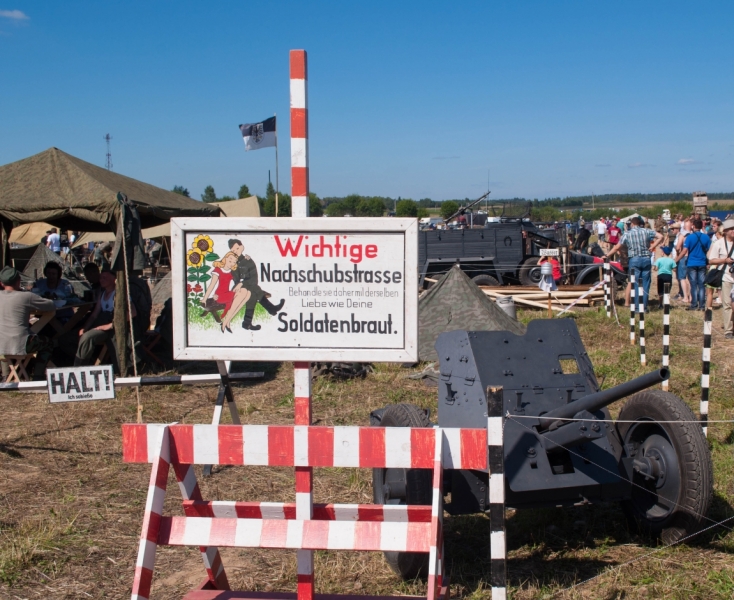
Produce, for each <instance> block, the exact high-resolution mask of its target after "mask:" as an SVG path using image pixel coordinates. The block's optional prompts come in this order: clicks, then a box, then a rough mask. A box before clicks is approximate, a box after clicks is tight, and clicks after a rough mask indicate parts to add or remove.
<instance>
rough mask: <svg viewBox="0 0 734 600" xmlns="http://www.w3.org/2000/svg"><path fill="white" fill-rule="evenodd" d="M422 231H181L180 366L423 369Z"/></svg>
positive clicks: (342, 227) (219, 224)
mask: <svg viewBox="0 0 734 600" xmlns="http://www.w3.org/2000/svg"><path fill="white" fill-rule="evenodd" d="M417 231H418V223H417V221H416V220H415V219H386V218H379V219H350V218H342V219H332V218H330V219H323V218H318V219H317V218H311V219H274V218H260V219H248V218H240V219H185V218H184V219H173V220H172V221H171V236H172V256H173V261H174V264H173V265H172V269H173V281H172V285H173V290H172V291H173V306H174V356H175V358H177V359H201V360H303V361H395V362H410V361H416V360H417V333H418V331H417V329H418V326H417V325H418V324H417V313H418V284H417Z"/></svg>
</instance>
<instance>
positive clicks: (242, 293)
mask: <svg viewBox="0 0 734 600" xmlns="http://www.w3.org/2000/svg"><path fill="white" fill-rule="evenodd" d="M212 264H213V265H214V269H213V270H212V274H211V275H212V278H211V280H210V281H209V285H208V286H207V288H206V294H204V297H203V298H202V299H201V303H202V305H204V306H206V301H207V299H208V298H209V297H210V296H211V297H212V298H214V300H216V301H217V302H218V303H219V304H224V312H223V313H222V323H221V329H222V333H224V330H225V329H226V330H227V331H229V332H230V333H232V330H231V329H230V328H229V324H230V322H231V321H232V319H233V318H234V316H235V315H234V314H230V308H232V303H233V302H234V300H235V298H237V297H240V298H239V299H240V302H238V303H237V305H238V306H243V305H244V304H245V302H247V300H249V298H250V291H249V290H245V289H243V288H240V289H239V290H237V291H236V292H235V291H234V287H235V286H234V281H233V279H232V269H234V268H235V267H236V266H237V255H236V254H235V253H234V252H227V254H225V255H224V257H223V258H222V260H220V261H215V262H214V263H212Z"/></svg>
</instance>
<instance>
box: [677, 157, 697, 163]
mask: <svg viewBox="0 0 734 600" xmlns="http://www.w3.org/2000/svg"><path fill="white" fill-rule="evenodd" d="M675 164H676V165H697V164H698V161H697V160H696V159H694V158H680V159H678V162H677V163H675Z"/></svg>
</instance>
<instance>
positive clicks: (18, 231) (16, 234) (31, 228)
mask: <svg viewBox="0 0 734 600" xmlns="http://www.w3.org/2000/svg"><path fill="white" fill-rule="evenodd" d="M52 227H53V225H49V224H48V223H26V224H25V225H18V227H14V228H13V231H12V233H11V234H10V243H11V244H21V245H22V246H35V245H36V244H38V243H40V241H41V239H42V238H43V236H45V235H46V232H47V231H50V229H51V228H52Z"/></svg>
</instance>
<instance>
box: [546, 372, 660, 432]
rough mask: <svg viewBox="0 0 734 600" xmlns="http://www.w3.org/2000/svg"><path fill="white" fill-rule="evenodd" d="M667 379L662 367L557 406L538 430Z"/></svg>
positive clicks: (603, 405)
mask: <svg viewBox="0 0 734 600" xmlns="http://www.w3.org/2000/svg"><path fill="white" fill-rule="evenodd" d="M669 377H670V371H669V370H668V369H667V368H664V367H663V368H662V369H658V370H657V371H652V372H650V373H648V374H647V375H642V376H641V377H637V378H636V379H633V380H632V381H628V382H626V383H622V384H621V385H617V386H615V387H613V388H609V389H608V390H602V391H599V392H596V393H594V394H589V395H588V396H584V397H583V398H579V399H578V400H575V401H573V402H569V403H568V404H564V405H563V406H559V407H558V408H554V409H553V410H551V411H549V412H547V413H545V414H544V415H543V416H542V417H541V419H540V427H539V428H538V429H539V430H540V431H543V430H545V429H547V428H548V427H550V425H551V424H552V423H553V422H554V421H555V420H557V419H570V418H572V417H573V416H574V415H575V414H576V413H578V412H580V411H582V410H587V411H589V412H592V413H593V412H594V411H597V410H599V409H600V408H603V407H605V406H607V405H608V404H611V403H612V402H615V401H617V400H619V399H621V398H624V397H626V396H630V395H632V394H636V393H637V392H641V391H642V390H646V389H647V388H649V387H652V386H654V385H657V384H658V383H660V382H661V381H665V380H666V379H668V378H669Z"/></svg>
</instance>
